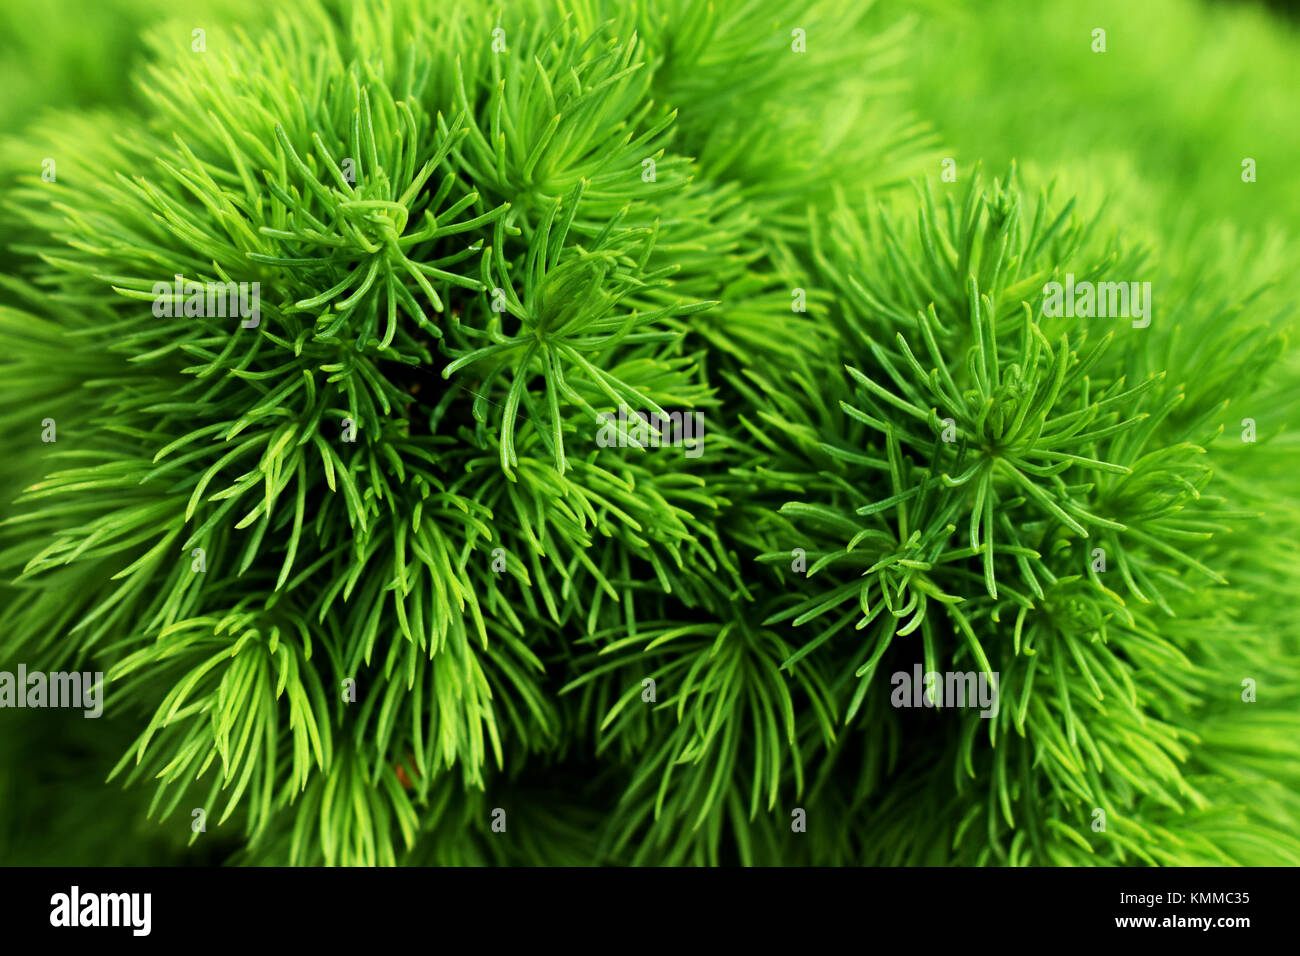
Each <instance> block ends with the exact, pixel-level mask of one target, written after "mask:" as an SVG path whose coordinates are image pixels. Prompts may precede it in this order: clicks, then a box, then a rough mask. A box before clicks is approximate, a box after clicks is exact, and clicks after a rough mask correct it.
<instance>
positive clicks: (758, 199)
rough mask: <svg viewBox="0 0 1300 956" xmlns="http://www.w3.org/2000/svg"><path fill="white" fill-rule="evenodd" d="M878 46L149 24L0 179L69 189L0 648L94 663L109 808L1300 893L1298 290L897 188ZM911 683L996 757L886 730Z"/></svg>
mask: <svg viewBox="0 0 1300 956" xmlns="http://www.w3.org/2000/svg"><path fill="white" fill-rule="evenodd" d="M792 31H793V32H802V33H803V34H805V36H806V37H808V38H812V39H811V40H810V41H809V43H808V46H807V48H806V52H802V53H801V52H798V51H797V38H796V46H792ZM181 35H182V36H187V35H186V34H181ZM903 37H904V34H902V33H900V32H899V31H898V30H897V29H896V28H895V26H894V25H893V24H892V23H891V22H890V18H889V17H888V16H887V15H882V12H881V11H877V10H874V9H871V8H870V5H869V4H866V3H853V4H850V5H849V7H848V8H847V9H846V8H845V7H844V6H843V5H842V4H832V3H818V4H814V5H813V6H812V7H810V8H808V9H805V10H803V11H801V12H800V14H799V17H798V18H797V21H790V20H789V17H788V15H787V14H786V13H785V12H784V8H783V7H782V5H781V4H778V3H768V2H766V0H748V2H742V0H737V2H734V3H731V2H728V3H721V4H707V3H699V2H695V0H672V2H669V0H662V2H661V0H641V2H638V3H635V4H619V3H612V2H603V0H565V2H556V0H530V2H527V3H523V4H511V5H509V6H497V5H494V4H489V3H486V2H482V3H478V2H476V3H466V4H456V5H447V4H437V3H434V2H432V0H427V2H426V0H402V2H398V3H394V4H392V5H383V6H380V5H371V4H356V5H353V4H347V3H323V2H322V3H317V2H314V0H302V2H300V3H296V4H294V5H292V6H291V7H290V8H289V9H288V10H287V11H286V12H285V13H283V14H282V15H281V16H280V17H279V18H278V19H277V21H276V23H275V24H274V26H273V27H272V28H271V29H269V30H268V31H266V32H265V33H264V34H262V35H261V36H260V37H259V38H258V39H256V40H254V39H251V38H249V37H248V36H245V35H243V34H242V33H240V32H238V31H232V33H231V36H230V37H229V39H228V40H223V41H222V42H223V43H226V44H228V45H227V46H223V47H222V48H220V49H212V50H211V51H209V53H207V54H205V55H196V54H195V53H194V52H193V51H191V50H190V49H189V48H188V46H187V45H185V44H178V43H177V42H176V35H175V34H174V33H168V32H166V31H160V32H158V33H156V34H155V35H154V46H153V49H154V61H153V62H152V63H151V65H150V66H149V68H148V69H147V70H146V71H145V72H144V73H143V74H142V76H141V83H140V96H141V99H142V101H143V105H142V106H141V108H140V109H139V110H138V111H137V112H134V113H131V114H129V115H128V116H127V117H125V118H121V117H117V116H111V115H104V116H92V115H82V114H72V113H69V114H62V115H60V116H58V117H56V118H54V119H50V120H46V121H43V122H42V123H38V124H35V125H33V126H32V127H31V128H30V129H28V130H27V131H26V132H25V133H24V135H23V137H22V138H21V139H16V140H14V141H12V142H11V143H10V144H9V145H8V146H7V147H6V152H5V153H4V155H6V156H9V155H16V156H24V157H30V156H31V155H34V154H36V153H37V152H39V154H40V155H46V154H49V155H53V156H57V157H61V158H60V166H59V168H60V173H59V176H58V179H57V181H56V182H47V181H44V180H42V179H41V178H40V177H39V176H31V175H30V173H29V172H28V173H24V175H23V176H22V177H21V180H20V184H19V185H15V186H14V187H13V188H12V190H11V195H12V197H13V198H14V200H15V202H14V208H15V210H16V216H15V218H14V219H13V220H12V221H10V222H8V223H6V225H5V230H6V235H8V236H9V237H10V238H11V252H12V254H13V255H14V256H15V258H16V263H17V265H16V268H15V270H14V274H13V275H11V276H8V277H6V279H5V281H4V285H3V294H4V299H5V301H4V303H3V304H0V355H2V356H3V358H0V427H2V428H3V429H4V433H5V434H6V435H7V436H9V438H10V439H11V440H10V443H9V444H10V445H11V446H12V447H11V449H10V451H11V454H9V455H6V456H5V459H4V460H3V461H0V490H4V491H6V492H8V493H9V498H12V499H13V500H14V504H13V506H12V508H11V509H10V511H9V513H8V515H7V517H6V518H5V520H4V522H3V524H2V525H0V571H2V572H3V574H4V575H5V577H6V578H7V579H8V581H9V583H8V584H6V585H4V591H3V594H4V607H3V610H2V611H0V661H6V662H7V661H10V660H13V661H20V660H21V661H26V662H28V665H29V667H36V666H38V665H39V666H40V667H43V668H46V669H49V670H55V669H59V668H66V667H76V668H79V669H84V670H103V671H104V672H105V673H106V677H107V687H108V691H109V696H108V700H107V703H106V715H111V719H112V723H113V728H114V732H112V733H110V732H107V731H106V732H104V733H102V734H96V735H91V736H93V737H95V739H96V740H97V741H98V743H97V744H96V748H97V751H98V752H102V753H109V752H112V753H113V754H114V757H113V760H110V761H108V762H107V763H106V764H105V766H104V767H103V770H104V772H106V773H109V775H110V777H111V778H112V780H113V782H114V784H117V783H119V782H121V783H126V784H128V785H131V786H129V788H128V791H127V792H128V794H135V793H139V792H144V793H145V795H146V796H147V797H148V799H149V802H148V803H147V806H148V809H149V811H150V813H151V814H154V815H156V816H158V817H160V818H161V819H162V821H163V826H164V827H166V828H168V830H169V831H178V832H179V836H180V837H181V838H182V839H185V838H188V840H189V843H190V844H191V845H192V846H198V847H202V846H204V845H205V844H207V843H211V842H216V841H220V846H221V847H222V849H223V850H225V851H228V852H230V853H231V854H233V856H232V857H231V858H232V859H234V860H236V861H239V862H249V863H256V862H279V863H285V862H287V863H293V864H310V863H326V864H395V863H415V864H418V863H497V864H500V863H529V864H548V863H549V864H555V863H596V862H615V863H624V862H628V863H665V862H667V863H685V862H690V863H703V864H710V863H720V862H731V861H738V862H743V863H799V862H811V863H823V864H825V863H850V862H857V863H861V862H871V863H890V864H898V863H980V864H983V863H1010V864H1017V863H1036V864H1067V865H1070V864H1078V863H1103V864H1114V863H1131V862H1144V863H1155V864H1169V863H1173V864H1195V863H1258V862H1287V863H1296V862H1300V843H1298V842H1297V841H1296V840H1295V838H1294V837H1293V836H1292V835H1291V833H1292V832H1293V830H1294V823H1295V821H1296V820H1297V819H1300V803H1298V802H1297V801H1298V799H1300V798H1298V796H1297V783H1298V782H1300V781H1298V780H1297V776H1296V769H1295V768H1296V767H1297V766H1300V764H1298V763H1297V762H1296V757H1297V756H1300V754H1297V744H1296V741H1297V739H1300V737H1298V736H1297V734H1296V732H1295V731H1296V730H1297V726H1296V714H1295V710H1294V703H1295V700H1296V693H1297V690H1300V682H1298V681H1297V678H1298V677H1300V674H1298V673H1297V671H1296V669H1295V667H1294V665H1293V664H1292V663H1289V661H1291V660H1294V651H1295V649H1296V646H1297V639H1298V638H1300V627H1298V626H1297V624H1300V621H1297V619H1296V617H1295V615H1294V610H1293V609H1290V610H1288V611H1286V612H1285V616H1284V618H1283V619H1282V620H1280V621H1279V620H1278V619H1277V617H1276V615H1278V614H1279V613H1281V612H1279V611H1277V610H1276V609H1277V608H1280V607H1283V606H1285V605H1286V602H1287V601H1288V600H1289V598H1290V597H1291V596H1293V594H1294V578H1293V574H1292V571H1291V567H1290V566H1288V564H1287V558H1286V555H1287V553H1288V552H1286V551H1285V549H1286V548H1292V549H1293V547H1294V546H1293V543H1291V544H1287V543H1284V542H1293V539H1294V532H1295V529H1296V528H1297V527H1300V502H1298V501H1297V500H1296V497H1295V494H1294V491H1293V490H1291V489H1290V488H1289V486H1288V484H1287V482H1288V480H1289V475H1291V474H1293V471H1292V469H1293V468H1294V465H1295V461H1294V458H1295V455H1296V451H1297V446H1296V444H1295V442H1294V441H1293V440H1291V437H1290V436H1289V435H1288V434H1287V433H1285V431H1284V430H1283V428H1282V423H1283V422H1284V421H1285V419H1286V416H1287V415H1288V414H1289V412H1290V411H1292V410H1294V409H1295V399H1294V397H1292V396H1291V395H1289V394H1288V392H1287V390H1286V388H1285V387H1284V386H1285V382H1286V381H1287V374H1288V370H1290V371H1294V368H1295V352H1294V351H1293V350H1288V348H1287V347H1286V344H1285V338H1284V335H1283V334H1282V332H1283V325H1284V321H1283V315H1282V312H1283V309H1282V306H1281V303H1282V302H1283V301H1284V290H1269V289H1268V288H1266V287H1265V280H1266V279H1268V278H1271V277H1273V276H1275V275H1280V274H1281V273H1282V269H1283V263H1284V262H1286V261H1289V259H1288V258H1287V257H1289V256H1290V252H1289V251H1288V252H1286V253H1284V254H1282V256H1281V257H1279V256H1278V255H1273V254H1262V255H1260V256H1258V257H1256V258H1255V259H1254V265H1253V267H1252V268H1251V270H1250V271H1248V272H1243V271H1240V270H1235V269H1233V268H1230V267H1229V266H1227V265H1223V264H1221V263H1223V262H1225V261H1227V262H1230V261H1231V257H1232V255H1233V254H1234V253H1235V252H1239V251H1240V250H1241V249H1242V248H1243V247H1244V246H1243V244H1244V242H1245V240H1243V239H1240V238H1238V237H1235V236H1231V235H1228V236H1226V237H1221V238H1218V239H1211V238H1208V237H1201V238H1200V240H1199V245H1197V247H1196V248H1198V249H1199V250H1201V255H1202V256H1203V258H1202V259H1200V260H1197V259H1193V258H1192V257H1191V256H1190V254H1189V255H1188V256H1187V257H1186V258H1185V259H1184V261H1183V262H1182V263H1180V262H1179V261H1178V258H1177V257H1166V258H1162V257H1161V256H1160V249H1159V248H1154V249H1152V248H1148V247H1147V246H1146V245H1144V244H1139V243H1134V242H1132V241H1129V240H1126V239H1125V238H1124V237H1123V235H1122V234H1117V233H1114V232H1112V231H1111V224H1112V223H1113V222H1114V219H1113V213H1108V212H1107V211H1101V212H1088V213H1087V214H1084V213H1080V212H1079V211H1078V205H1077V204H1076V203H1074V202H1072V201H1069V202H1062V201H1060V200H1059V199H1058V198H1057V197H1058V194H1059V193H1060V192H1061V190H1060V189H1059V188H1058V186H1056V185H1051V186H1050V188H1049V187H1048V186H1047V185H1044V187H1043V188H1042V189H1041V190H1039V191H1038V193H1037V196H1036V198H1033V199H1028V198H1026V197H1027V196H1034V195H1035V194H1034V193H1033V192H1031V191H1029V190H1027V189H1026V188H1025V187H1024V186H1023V185H1022V182H1021V180H1022V178H1023V176H1022V174H1021V173H1019V172H1017V171H1016V168H1015V167H1014V166H1012V167H1010V170H1009V171H1008V173H1007V174H1006V175H1005V176H1003V177H1001V178H999V179H995V180H993V181H991V182H988V181H986V180H985V179H983V178H982V177H980V176H978V175H974V176H969V177H964V178H963V181H962V183H960V184H959V185H958V184H952V183H948V182H945V181H935V180H934V178H933V176H930V177H929V178H926V174H927V173H933V172H934V171H935V170H936V169H937V160H938V157H937V155H936V153H935V152H934V149H933V146H934V142H935V140H934V137H933V136H932V135H931V134H930V133H929V132H928V131H927V130H926V128H925V127H923V126H920V125H918V124H917V123H916V122H915V121H914V120H913V119H912V118H911V117H910V116H908V115H907V113H906V111H905V110H904V109H902V108H901V107H900V105H899V102H898V100H897V98H896V95H895V91H894V89H893V87H892V86H891V83H890V79H889V71H890V69H891V68H892V67H893V63H894V57H895V51H896V50H897V48H898V45H899V44H900V43H903V42H905V40H904V39H903ZM832 38H834V39H833V41H832ZM910 179H915V180H916V181H917V182H919V183H920V184H921V185H920V187H919V189H917V190H915V191H909V189H908V188H907V187H906V185H905V181H907V180H910ZM1171 248H1178V247H1176V246H1173V245H1172V244H1171ZM1067 273H1068V274H1070V275H1071V276H1076V277H1078V278H1079V279H1080V280H1081V281H1090V282H1107V281H1116V282H1127V281H1130V280H1136V279H1139V278H1142V279H1147V278H1148V277H1154V279H1155V281H1154V283H1153V284H1154V287H1155V295H1156V296H1157V297H1158V301H1159V303H1160V305H1159V306H1158V312H1157V317H1156V319H1155V321H1153V322H1152V323H1151V324H1150V326H1149V327H1145V328H1144V327H1133V326H1132V325H1130V324H1129V323H1128V322H1127V321H1125V320H1120V321H1115V320H1113V319H1112V320H1098V319H1089V318H1085V317H1082V316H1075V315H1073V314H1071V315H1070V317H1065V316H1053V315H1050V314H1047V312H1045V310H1044V286H1045V284H1046V283H1049V282H1051V281H1055V280H1059V279H1061V278H1062V277H1064V276H1065V275H1066V274H1067ZM175 277H182V278H181V279H179V280H177V279H176V278H175ZM186 281H188V282H190V283H197V284H199V285H200V286H205V287H206V286H214V285H216V284H221V285H223V286H224V284H226V283H232V284H235V285H238V284H241V283H243V284H247V285H248V286H251V285H252V284H253V283H256V289H257V290H259V291H258V295H259V300H258V301H259V309H260V312H259V314H258V315H257V316H251V315H243V314H241V315H240V316H233V315H231V314H230V313H229V311H226V310H223V311H222V312H221V313H220V314H212V310H211V309H210V308H209V307H207V305H206V303H205V305H204V307H203V308H200V307H198V306H197V305H193V302H192V300H191V298H190V294H189V293H188V292H187V291H186V286H185V285H184V284H183V283H184V282H186ZM176 282H181V283H182V285H181V286H180V293H179V294H178V293H177V291H176V289H177V285H176ZM1207 290H1221V291H1218V292H1216V293H1215V294H1214V295H1207ZM805 303H806V309H801V308H800V306H801V305H802V304H805ZM241 319H243V320H244V321H241ZM1230 400H1231V401H1232V402H1234V403H1236V404H1234V411H1233V414H1234V415H1235V414H1236V412H1235V408H1236V407H1237V406H1238V405H1240V406H1241V407H1245V408H1247V409H1248V411H1253V414H1254V416H1255V417H1258V418H1259V419H1260V423H1261V424H1260V431H1259V440H1258V441H1257V442H1252V443H1246V442H1243V441H1240V440H1238V438H1237V437H1236V434H1235V431H1234V426H1233V425H1232V422H1231V420H1230V419H1229V418H1227V417H1226V413H1225V408H1226V403H1227V402H1228V401H1230ZM1255 409H1258V411H1254V410H1255ZM620 412H622V413H623V415H624V421H626V420H627V416H628V415H635V414H636V413H637V412H646V413H653V414H656V415H662V416H665V417H667V416H668V415H669V414H670V413H672V412H678V413H682V412H685V413H698V414H702V415H703V416H704V420H705V421H706V422H707V425H706V432H705V435H704V436H701V437H700V439H699V440H701V441H703V442H704V447H703V448H700V447H697V448H696V450H697V451H699V452H700V454H699V455H698V457H696V456H694V455H688V454H684V453H683V451H684V450H682V449H674V448H663V447H640V446H642V445H646V444H648V443H649V441H650V438H651V437H652V436H651V434H650V433H649V432H647V431H642V432H639V433H638V432H637V430H636V429H633V430H632V432H629V431H628V430H627V429H626V428H625V427H622V426H620V430H619V432H618V436H617V437H618V438H619V439H620V440H619V441H618V442H617V443H616V445H615V446H613V447H609V446H606V445H605V444H602V443H601V442H598V441H597V434H598V430H599V429H600V427H601V423H603V422H606V421H608V420H609V419H608V418H607V416H611V415H612V416H615V417H617V415H618V413H620ZM44 419H52V420H53V421H54V423H55V426H56V428H57V440H56V441H53V442H43V443H38V442H37V441H35V440H34V439H32V437H31V436H32V435H33V434H39V429H35V427H34V423H39V422H41V421H42V420H44ZM1225 429H1226V430H1225ZM653 437H660V436H653ZM662 437H664V438H665V439H667V438H668V437H670V436H668V435H664V436H662ZM656 444H657V443H656ZM1271 615H1272V616H1273V617H1272V618H1271V617H1270V616H1271ZM914 663H919V664H921V665H923V667H924V669H925V670H927V671H935V672H945V671H975V672H979V673H982V674H984V675H987V676H988V677H989V678H991V679H993V680H994V681H996V682H997V685H998V694H999V698H1000V706H999V707H998V708H997V710H996V714H995V715H993V716H992V717H989V716H983V717H982V716H980V715H979V714H978V713H976V712H974V711H973V710H966V711H962V710H949V709H947V708H941V709H926V710H923V711H920V712H912V711H909V710H907V709H900V708H899V707H897V706H895V705H893V704H891V696H892V695H891V692H890V688H889V686H888V683H889V681H888V678H887V675H888V674H889V673H891V672H904V671H908V670H910V668H911V667H912V666H913V664H914ZM1243 679H1251V680H1255V681H1258V682H1259V683H1260V685H1261V687H1262V688H1263V689H1264V692H1262V693H1261V700H1260V701H1259V703H1258V704H1254V705H1246V704H1244V703H1242V702H1241V698H1240V694H1241V685H1242V681H1243ZM122 726H129V727H131V728H132V730H133V733H132V734H131V735H130V737H131V739H130V740H118V739H116V738H115V735H118V736H120V731H121V728H122ZM101 738H102V739H101ZM119 758H120V759H119ZM21 759H23V760H30V759H31V758H30V755H25V756H23V757H22V758H21ZM84 786H89V785H84ZM150 786H151V789H150ZM126 806H127V807H128V808H129V807H132V806H134V804H132V803H130V802H129V801H127V802H126ZM195 808H202V809H203V810H204V811H205V813H206V814H207V816H208V820H209V830H208V831H207V832H204V833H202V834H200V833H196V832H190V830H189V829H188V818H189V817H190V815H191V813H192V811H193V810H194V809H195ZM502 810H504V811H505V817H499V813H498V812H499V811H502ZM799 810H802V811H804V812H806V814H807V818H808V820H809V824H808V827H807V830H806V832H804V831H803V830H802V829H798V828H795V829H792V827H791V814H792V811H799ZM1097 811H1104V818H1105V819H1106V820H1107V821H1108V826H1106V828H1104V829H1102V830H1098V829H1096V827H1095V826H1093V824H1094V823H1095V821H1096V820H1097V815H1096V814H1097ZM121 812H122V813H123V814H124V815H129V814H130V812H131V811H130V809H123V810H122V811H121ZM500 819H508V820H509V823H508V826H507V828H506V830H505V832H499V829H498V828H497V824H498V823H499V821H500ZM148 849H149V852H150V853H151V854H163V853H170V854H174V858H176V859H186V858H190V857H189V856H187V855H188V854H192V853H194V852H195V850H194V849H189V850H186V849H183V848H181V847H172V848H170V849H166V848H164V849H159V848H155V847H152V846H151V847H149V848H148ZM152 858H155V859H156V856H154V857H152Z"/></svg>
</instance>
